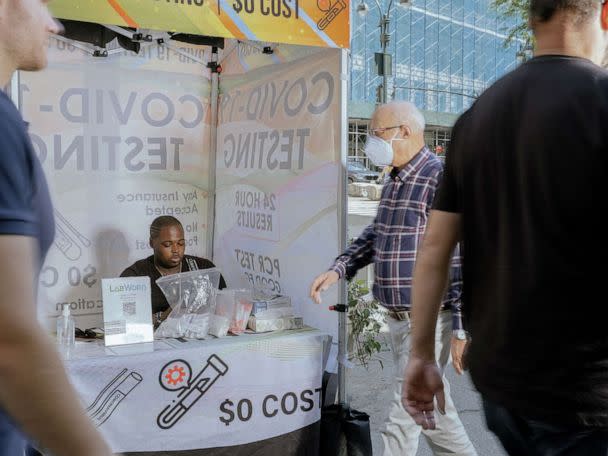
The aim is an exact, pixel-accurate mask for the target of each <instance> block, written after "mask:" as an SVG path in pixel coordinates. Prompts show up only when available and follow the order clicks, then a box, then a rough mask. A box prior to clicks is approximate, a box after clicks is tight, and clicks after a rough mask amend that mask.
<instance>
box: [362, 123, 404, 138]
mask: <svg viewBox="0 0 608 456" xmlns="http://www.w3.org/2000/svg"><path fill="white" fill-rule="evenodd" d="M403 125H404V124H399V125H395V126H394V127H381V128H368V129H367V134H368V135H374V136H378V135H381V134H383V133H386V132H387V131H389V130H394V129H395V128H401V127H403Z"/></svg>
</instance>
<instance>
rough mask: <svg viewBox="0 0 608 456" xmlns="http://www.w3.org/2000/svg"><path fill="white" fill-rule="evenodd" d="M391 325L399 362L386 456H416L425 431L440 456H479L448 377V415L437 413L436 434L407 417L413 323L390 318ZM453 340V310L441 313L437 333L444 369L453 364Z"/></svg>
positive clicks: (385, 434) (386, 433)
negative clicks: (404, 400) (406, 381)
mask: <svg viewBox="0 0 608 456" xmlns="http://www.w3.org/2000/svg"><path fill="white" fill-rule="evenodd" d="M388 326H389V330H390V336H391V346H392V349H393V357H394V360H395V382H394V386H393V387H394V390H393V398H392V400H391V402H390V404H389V414H388V419H387V421H386V425H385V428H384V430H383V431H382V440H383V442H384V453H383V455H384V456H415V455H416V451H417V450H418V440H419V437H420V432H422V433H423V435H424V436H425V437H426V439H427V441H428V443H429V446H430V447H431V449H432V450H433V453H434V454H435V455H436V456H444V455H458V456H476V455H477V453H476V451H475V448H474V447H473V445H472V444H471V441H470V440H469V437H468V436H467V433H466V431H465V429H464V426H463V425H462V422H461V421H460V418H459V417H458V413H457V411H456V408H455V407H454V402H453V401H452V397H451V396H450V385H449V383H448V381H447V379H446V378H445V376H444V377H443V384H444V389H445V400H446V403H445V411H446V414H445V415H441V414H440V413H439V412H435V419H436V423H437V428H436V429H435V430H433V431H424V430H423V429H422V428H421V427H420V426H418V425H417V424H416V423H415V422H414V420H413V419H412V418H411V417H410V416H409V415H408V414H407V412H406V411H405V409H404V408H403V405H401V388H402V386H403V373H404V371H405V366H406V365H407V361H408V359H409V354H410V343H411V337H410V334H411V333H410V323H409V322H408V321H398V320H394V319H393V318H390V317H388ZM451 338H452V314H451V312H449V311H445V312H441V313H440V314H439V319H438V321H437V330H436V333H435V353H436V356H437V361H438V363H439V367H440V368H441V369H442V370H444V369H445V367H446V365H447V364H448V362H449V361H450V343H451Z"/></svg>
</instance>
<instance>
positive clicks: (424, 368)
mask: <svg viewBox="0 0 608 456" xmlns="http://www.w3.org/2000/svg"><path fill="white" fill-rule="evenodd" d="M435 396H437V409H438V410H439V413H441V414H442V415H445V394H444V392H443V380H442V379H441V371H440V370H439V367H438V366H437V363H436V362H435V360H430V361H429V360H423V359H421V358H417V357H415V356H411V357H410V360H409V362H408V363H407V367H406V368H405V375H404V378H403V390H402V392H401V402H402V404H403V407H404V408H405V411H406V412H407V413H409V414H410V416H411V417H412V418H413V419H414V421H415V422H416V424H418V425H419V426H422V428H423V429H424V430H428V429H435V415H434V414H433V410H434V409H435V404H434V399H435Z"/></svg>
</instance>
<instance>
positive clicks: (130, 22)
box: [108, 0, 139, 28]
mask: <svg viewBox="0 0 608 456" xmlns="http://www.w3.org/2000/svg"><path fill="white" fill-rule="evenodd" d="M108 3H109V4H110V6H111V7H112V8H114V10H116V12H117V13H118V14H120V17H122V18H123V19H124V21H125V22H126V23H127V25H128V26H129V27H133V28H138V27H139V25H137V22H135V21H134V20H133V19H132V18H131V16H129V15H128V14H127V12H126V11H125V10H124V9H123V8H122V6H120V3H118V2H117V1H116V0H108Z"/></svg>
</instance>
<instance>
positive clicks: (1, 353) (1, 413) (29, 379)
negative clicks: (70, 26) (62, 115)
mask: <svg viewBox="0 0 608 456" xmlns="http://www.w3.org/2000/svg"><path fill="white" fill-rule="evenodd" d="M59 31H60V26H59V25H58V24H57V23H56V22H55V21H54V20H53V19H52V17H51V15H50V14H49V11H48V9H47V1H44V0H0V87H4V86H5V85H7V84H8V83H9V81H10V79H11V76H12V74H13V73H14V72H15V71H16V70H26V71H37V70H41V69H43V68H44V67H45V66H46V63H47V58H46V48H47V47H48V39H49V34H50V33H58V32H59ZM52 214H53V209H52V205H51V200H50V197H49V192H48V188H47V184H46V180H45V178H44V174H43V172H42V168H41V166H40V163H39V161H38V159H37V158H36V156H35V155H34V151H33V149H32V146H31V143H30V140H29V137H28V134H27V131H26V127H25V124H24V122H23V120H22V118H21V116H20V114H19V112H18V111H17V109H16V107H15V106H14V105H13V103H12V102H11V100H10V99H9V98H8V97H7V96H6V94H5V93H4V92H2V91H0V256H1V257H2V258H3V261H2V262H0V290H1V293H0V456H20V455H22V454H23V453H24V450H25V447H26V440H25V438H24V436H23V434H22V433H21V431H23V433H24V434H26V435H27V436H28V437H29V438H30V439H32V440H33V441H35V442H37V445H38V446H40V447H41V448H44V449H46V450H48V451H49V452H51V453H52V454H56V455H58V456H59V455H61V456H81V455H88V456H91V455H96V456H97V455H98V456H109V455H110V454H112V453H111V451H110V449H109V448H108V446H107V445H106V443H105V442H104V441H103V439H102V437H101V436H100V434H99V433H98V432H97V430H96V429H95V427H94V426H93V425H92V424H91V423H90V421H89V420H88V419H86V414H85V411H84V410H83V408H82V407H81V405H80V401H79V399H78V397H77V395H76V392H75V391H74V389H73V388H72V387H71V386H70V383H69V381H68V378H67V376H66V373H65V371H64V369H63V367H62V364H61V360H60V358H59V356H58V353H57V352H56V350H55V349H54V348H53V342H52V341H51V340H50V339H49V338H48V337H47V336H46V335H45V332H44V330H43V329H42V328H41V327H40V325H39V324H38V321H37V317H36V309H35V302H36V285H35V284H36V282H37V276H38V272H39V270H40V267H41V265H42V263H43V261H44V258H45V255H46V253H47V251H48V249H49V247H50V245H51V243H52V240H53V236H54V220H53V215H52Z"/></svg>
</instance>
